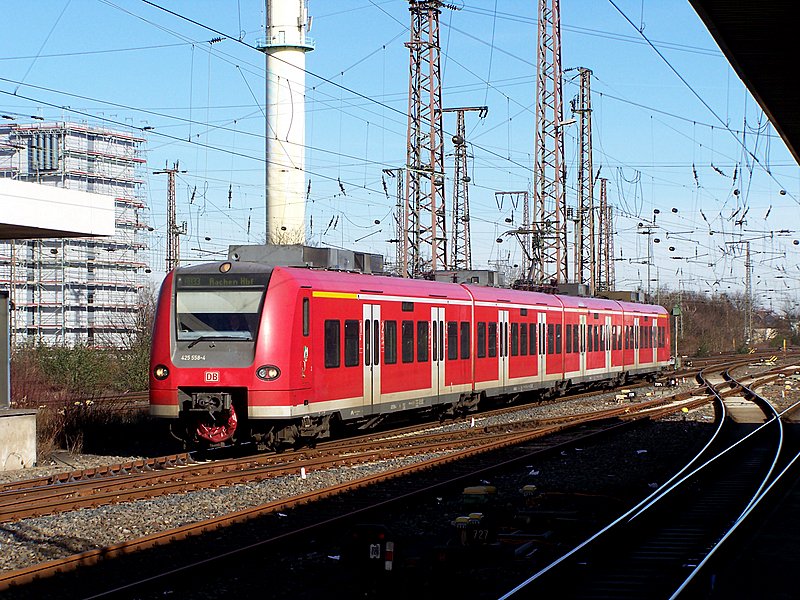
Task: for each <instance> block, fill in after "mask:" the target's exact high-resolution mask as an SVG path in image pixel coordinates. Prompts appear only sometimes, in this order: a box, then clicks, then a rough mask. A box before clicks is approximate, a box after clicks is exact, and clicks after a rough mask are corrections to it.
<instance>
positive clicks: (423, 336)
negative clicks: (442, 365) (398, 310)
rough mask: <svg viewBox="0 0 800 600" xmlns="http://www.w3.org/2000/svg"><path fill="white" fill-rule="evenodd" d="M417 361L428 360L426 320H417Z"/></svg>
mask: <svg viewBox="0 0 800 600" xmlns="http://www.w3.org/2000/svg"><path fill="white" fill-rule="evenodd" d="M417 362H428V322H427V321H417Z"/></svg>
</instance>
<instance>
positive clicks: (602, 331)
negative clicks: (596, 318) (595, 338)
mask: <svg viewBox="0 0 800 600" xmlns="http://www.w3.org/2000/svg"><path fill="white" fill-rule="evenodd" d="M598 329H599V330H600V350H603V351H604V352H605V351H606V349H607V348H606V326H605V325H600V326H599V327H598Z"/></svg>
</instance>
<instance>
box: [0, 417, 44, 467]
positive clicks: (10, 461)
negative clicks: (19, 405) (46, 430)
mask: <svg viewBox="0 0 800 600" xmlns="http://www.w3.org/2000/svg"><path fill="white" fill-rule="evenodd" d="M35 465H36V411H35V410H0V471H13V470H14V469H25V468H28V467H33V466H35Z"/></svg>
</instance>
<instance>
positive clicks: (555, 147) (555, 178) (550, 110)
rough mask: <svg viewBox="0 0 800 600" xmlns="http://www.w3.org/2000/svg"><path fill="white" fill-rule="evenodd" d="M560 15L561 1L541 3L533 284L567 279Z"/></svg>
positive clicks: (541, 1) (537, 80) (537, 87)
mask: <svg viewBox="0 0 800 600" xmlns="http://www.w3.org/2000/svg"><path fill="white" fill-rule="evenodd" d="M560 11H561V9H560V0H539V31H538V44H537V71H536V75H537V77H536V135H535V139H534V142H535V153H536V163H535V167H534V175H533V177H534V182H533V215H532V216H533V220H532V222H531V229H532V230H533V231H534V232H535V233H534V234H533V247H532V254H533V260H532V269H531V276H530V279H531V281H532V283H533V284H534V285H541V284H551V283H555V284H558V283H566V282H567V281H568V268H567V220H566V203H565V199H564V148H563V145H562V135H563V134H562V127H563V125H564V121H563V95H562V87H561V20H560Z"/></svg>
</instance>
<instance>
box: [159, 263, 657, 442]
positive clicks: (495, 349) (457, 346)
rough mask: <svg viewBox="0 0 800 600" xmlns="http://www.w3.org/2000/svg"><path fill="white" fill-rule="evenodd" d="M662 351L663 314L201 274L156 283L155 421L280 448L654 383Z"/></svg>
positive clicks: (596, 304)
mask: <svg viewBox="0 0 800 600" xmlns="http://www.w3.org/2000/svg"><path fill="white" fill-rule="evenodd" d="M669 349H670V344H669V327H668V316H667V312H666V310H665V309H664V308H662V307H661V306H653V305H646V304H635V303H626V302H617V301H613V300H603V299H595V298H576V297H570V296H559V295H551V294H541V293H536V292H524V291H516V290H509V289H502V288H491V287H481V286H475V285H466V284H463V285H462V284H455V283H441V282H433V281H420V280H408V279H400V278H392V277H382V276H376V275H361V274H354V273H344V272H337V271H321V270H312V269H304V268H292V267H275V268H271V267H268V266H265V265H260V264H258V263H246V262H222V263H211V264H204V265H197V266H191V267H182V268H179V269H176V270H175V271H173V272H172V273H170V274H169V275H168V276H167V278H166V279H165V280H164V283H163V285H162V287H161V292H160V295H159V301H158V309H157V313H156V320H155V329H154V335H153V347H152V355H151V369H150V409H151V414H153V415H154V416H157V417H163V418H167V419H171V420H173V424H172V430H173V433H175V435H177V436H178V437H180V438H181V439H183V440H185V441H186V442H187V443H189V444H198V443H200V444H217V443H222V442H224V443H233V442H241V441H256V442H258V443H259V444H261V445H262V446H264V447H268V448H279V447H281V446H282V445H284V444H286V445H288V444H294V443H298V442H302V441H313V440H316V439H321V438H325V437H328V436H329V435H330V431H331V428H332V427H333V426H334V425H336V424H337V423H343V424H347V423H350V424H356V425H359V426H361V427H369V426H371V425H374V424H376V423H377V422H379V421H380V420H382V419H384V418H386V417H387V416H389V415H395V414H397V413H401V412H403V411H411V410H416V411H424V410H427V411H430V412H432V413H438V414H440V415H446V414H457V413H459V412H465V411H469V410H472V409H474V408H475V407H476V406H477V405H478V403H479V402H480V401H481V400H482V399H485V398H507V397H511V396H513V395H514V394H517V393H520V392H524V391H531V390H540V392H541V393H543V394H551V395H557V394H559V393H562V392H563V391H564V390H566V389H567V388H571V387H575V386H585V385H587V384H590V383H593V382H595V383H601V384H610V383H621V382H624V381H625V380H627V379H629V378H633V377H641V376H651V375H655V374H656V373H658V372H659V371H660V370H662V369H663V368H664V367H665V366H667V365H668V364H669V362H670V352H669Z"/></svg>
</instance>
